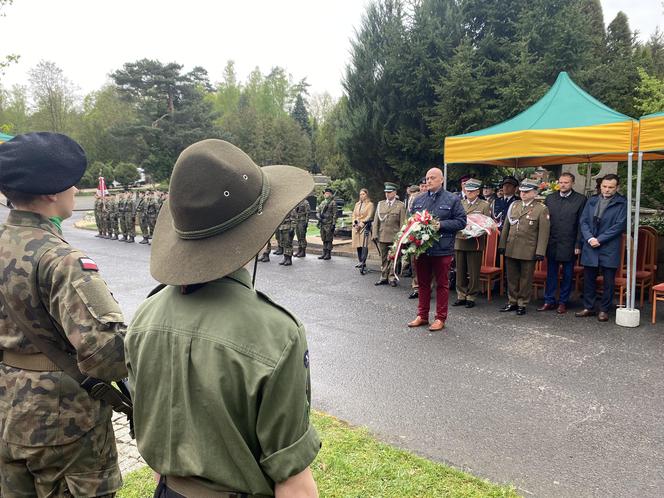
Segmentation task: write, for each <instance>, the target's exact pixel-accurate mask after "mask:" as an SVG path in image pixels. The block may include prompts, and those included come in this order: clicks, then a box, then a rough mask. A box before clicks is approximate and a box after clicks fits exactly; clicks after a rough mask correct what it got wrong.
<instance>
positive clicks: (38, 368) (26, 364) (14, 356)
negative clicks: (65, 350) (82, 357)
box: [2, 351, 62, 372]
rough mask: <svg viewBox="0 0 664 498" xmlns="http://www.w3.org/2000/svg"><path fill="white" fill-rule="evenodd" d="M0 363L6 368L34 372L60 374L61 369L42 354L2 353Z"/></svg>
mask: <svg viewBox="0 0 664 498" xmlns="http://www.w3.org/2000/svg"><path fill="white" fill-rule="evenodd" d="M2 363H4V364H5V365H7V366H8V367H14V368H22V369H23V370H34V371H35V372H61V371H62V369H61V368H60V367H59V366H57V365H56V364H55V363H53V362H52V361H51V360H49V358H48V356H46V355H45V354H44V353H34V354H24V353H17V352H15V351H3V352H2Z"/></svg>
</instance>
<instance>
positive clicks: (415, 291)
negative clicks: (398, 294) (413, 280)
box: [408, 289, 420, 299]
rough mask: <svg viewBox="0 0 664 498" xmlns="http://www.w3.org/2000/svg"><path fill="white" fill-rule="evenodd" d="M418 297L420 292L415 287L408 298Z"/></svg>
mask: <svg viewBox="0 0 664 498" xmlns="http://www.w3.org/2000/svg"><path fill="white" fill-rule="evenodd" d="M418 297H420V293H419V291H418V290H417V289H415V290H414V291H413V292H411V293H410V295H409V296H408V299H417V298H418Z"/></svg>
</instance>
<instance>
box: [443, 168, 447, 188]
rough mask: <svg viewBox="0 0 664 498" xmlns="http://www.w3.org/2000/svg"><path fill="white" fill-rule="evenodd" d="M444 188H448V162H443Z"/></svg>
mask: <svg viewBox="0 0 664 498" xmlns="http://www.w3.org/2000/svg"><path fill="white" fill-rule="evenodd" d="M443 188H444V189H445V190H447V163H443Z"/></svg>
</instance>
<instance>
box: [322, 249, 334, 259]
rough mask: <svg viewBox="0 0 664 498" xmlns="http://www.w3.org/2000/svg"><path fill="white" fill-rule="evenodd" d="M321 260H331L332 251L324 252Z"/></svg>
mask: <svg viewBox="0 0 664 498" xmlns="http://www.w3.org/2000/svg"><path fill="white" fill-rule="evenodd" d="M323 259H325V260H327V259H332V251H331V250H330V249H328V250H326V251H325V257H324V258H323Z"/></svg>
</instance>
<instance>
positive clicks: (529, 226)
mask: <svg viewBox="0 0 664 498" xmlns="http://www.w3.org/2000/svg"><path fill="white" fill-rule="evenodd" d="M537 186H538V182H537V180H531V179H528V178H527V179H525V180H523V181H522V182H521V186H520V187H519V190H520V191H521V200H519V201H516V202H513V203H512V204H511V205H510V208H509V210H508V211H507V216H506V219H505V223H504V225H503V231H502V232H501V234H500V244H499V245H498V251H499V252H500V253H501V254H505V267H506V270H507V296H508V299H509V300H508V303H507V304H506V305H505V306H504V307H503V308H501V309H500V311H501V312H507V311H516V314H517V315H525V314H526V306H527V305H528V303H529V302H530V297H531V295H532V290H533V273H534V272H535V261H542V260H543V259H544V255H545V254H546V247H547V244H548V242H549V210H548V209H547V207H546V206H545V205H544V204H542V203H541V202H539V201H536V200H535V197H536V196H537Z"/></svg>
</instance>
